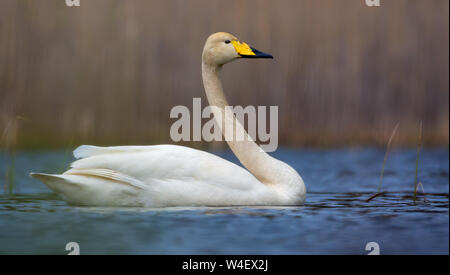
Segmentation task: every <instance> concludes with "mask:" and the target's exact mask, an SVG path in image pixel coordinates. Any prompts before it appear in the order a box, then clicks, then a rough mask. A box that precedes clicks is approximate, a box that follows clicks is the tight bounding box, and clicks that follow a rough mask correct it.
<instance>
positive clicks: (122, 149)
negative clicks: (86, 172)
mask: <svg viewBox="0 0 450 275" xmlns="http://www.w3.org/2000/svg"><path fill="white" fill-rule="evenodd" d="M165 146H172V145H154V146H110V147H100V146H94V145H81V146H79V147H78V148H77V149H75V150H74V151H73V156H74V157H75V158H76V159H80V158H87V157H92V156H96V155H105V154H115V153H132V152H145V151H151V150H158V149H161V148H163V147H165Z"/></svg>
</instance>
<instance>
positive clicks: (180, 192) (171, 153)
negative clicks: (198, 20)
mask: <svg viewBox="0 0 450 275" xmlns="http://www.w3.org/2000/svg"><path fill="white" fill-rule="evenodd" d="M243 57H246V58H272V56H271V55H268V54H265V53H262V52H260V51H257V50H256V49H254V48H251V47H249V46H248V45H247V44H245V43H241V42H239V40H238V39H237V38H236V37H234V36H233V35H231V34H228V33H223V32H220V33H215V34H213V35H211V36H210V37H209V38H208V39H207V41H206V44H205V47H204V49H203V55H202V77H203V84H204V87H205V91H206V94H207V97H208V101H209V103H210V105H212V106H216V107H218V108H213V113H214V115H215V117H216V118H217V117H220V116H219V115H221V114H223V113H224V112H225V106H228V103H227V101H226V99H225V96H224V94H223V91H222V85H221V82H220V80H219V71H220V69H221V67H222V65H224V64H226V63H228V62H230V61H233V60H236V59H238V58H243ZM219 112H220V113H219ZM222 117H223V118H224V124H223V125H225V126H226V125H230V124H231V125H233V123H236V124H235V127H236V130H235V131H244V133H245V135H246V136H247V133H246V132H245V130H244V128H243V127H242V125H241V124H240V123H239V122H236V120H235V119H234V116H232V117H233V119H229V117H226V116H222ZM218 124H219V125H222V124H221V123H218ZM221 129H222V134H223V135H224V136H226V135H227V134H230V133H227V129H233V128H230V127H223V128H222V127H221ZM227 142H228V145H229V146H230V148H231V150H232V151H233V152H234V154H235V155H236V156H237V158H238V159H239V160H240V161H241V163H242V164H243V165H244V166H245V167H246V168H247V169H248V171H247V170H245V169H243V168H241V167H240V166H238V165H236V164H234V163H232V162H229V161H227V160H224V159H222V158H219V157H217V156H215V155H213V154H210V153H207V152H204V151H200V150H195V149H192V148H188V147H183V146H176V145H154V146H117V147H96V146H89V145H82V146H80V147H78V148H77V149H76V150H75V151H74V156H75V158H77V159H79V160H77V161H75V162H73V163H72V164H71V169H70V170H68V171H66V172H65V173H63V174H62V175H51V174H42V173H31V174H30V175H31V176H32V177H34V178H37V179H40V180H41V181H43V182H44V183H45V184H46V185H47V186H48V187H49V188H50V189H52V190H53V191H55V192H56V193H58V194H60V195H61V196H62V197H63V199H64V200H66V201H67V203H69V204H72V205H86V206H142V207H169V206H232V205H301V204H303V202H304V200H305V196H306V188H305V185H304V183H303V180H302V178H301V177H300V175H299V174H298V173H297V172H296V171H295V170H294V169H293V168H291V167H290V166H289V165H287V164H286V163H284V162H282V161H279V160H277V159H275V158H273V157H271V156H269V155H268V154H267V153H265V152H264V151H262V150H261V148H260V147H259V146H258V145H257V144H256V143H255V142H253V141H252V140H251V139H249V140H248V141H227ZM249 171H250V172H249Z"/></svg>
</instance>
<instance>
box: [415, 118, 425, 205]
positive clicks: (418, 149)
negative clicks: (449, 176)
mask: <svg viewBox="0 0 450 275" xmlns="http://www.w3.org/2000/svg"><path fill="white" fill-rule="evenodd" d="M417 140H418V141H417V157H416V174H415V178H414V196H413V200H414V202H415V201H416V199H417V188H418V173H419V155H420V150H421V148H422V121H420V124H419V137H418V139H417ZM422 190H423V186H422Z"/></svg>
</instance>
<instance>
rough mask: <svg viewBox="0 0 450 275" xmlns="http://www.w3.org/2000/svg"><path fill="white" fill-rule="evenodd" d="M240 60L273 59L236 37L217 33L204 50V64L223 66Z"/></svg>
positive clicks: (210, 38) (208, 40)
mask: <svg viewBox="0 0 450 275" xmlns="http://www.w3.org/2000/svg"><path fill="white" fill-rule="evenodd" d="M238 58H273V57H272V56H271V55H270V54H267V53H263V52H260V51H258V50H257V49H255V48H252V47H250V46H249V45H247V44H246V43H244V42H240V41H239V39H237V38H236V37H235V36H234V35H232V34H229V33H226V32H217V33H215V34H212V35H210V36H209V37H208V39H207V40H206V43H205V47H204V48H203V63H205V64H208V65H216V66H221V65H223V64H226V63H228V62H230V61H233V60H236V59H238Z"/></svg>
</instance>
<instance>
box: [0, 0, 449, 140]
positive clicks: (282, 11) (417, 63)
mask: <svg viewBox="0 0 450 275" xmlns="http://www.w3.org/2000/svg"><path fill="white" fill-rule="evenodd" d="M381 5H382V6H381V7H367V6H366V5H365V1H364V0H342V1H336V0H281V1H272V0H251V1H238V0H227V1H218V0H212V1H206V0H190V1H186V0H177V1H173V0H161V1H149V0H127V1H120V0H89V1H88V0H81V6H80V7H67V6H66V5H65V1H64V0H44V1H33V0H20V1H19V0H2V1H1V2H0V129H2V132H1V133H0V134H2V136H1V139H2V140H1V143H2V144H1V146H2V147H5V146H6V147H7V146H11V145H14V146H15V147H17V148H33V147H37V148H41V147H59V146H62V147H68V146H75V145H78V144H80V143H95V144H99V145H107V144H157V143H171V139H170V134H169V129H170V125H171V123H172V122H173V121H174V120H173V119H169V112H170V109H171V108H172V107H173V106H176V105H180V104H181V105H186V106H188V107H189V108H190V109H191V108H192V107H191V106H192V98H193V97H201V98H202V104H203V105H204V106H205V105H206V104H207V103H206V97H205V96H204V92H203V86H202V81H201V74H200V62H201V52H202V48H203V44H204V42H205V40H206V38H207V37H208V35H209V34H211V33H213V32H217V31H227V32H230V33H233V34H235V35H236V36H237V37H239V38H240V39H242V40H243V41H245V42H248V43H249V44H250V45H253V46H254V47H256V48H257V49H260V50H262V51H266V52H269V53H271V54H273V55H274V56H275V59H274V60H273V61H268V60H256V61H253V60H241V61H238V62H234V63H232V64H229V65H227V66H226V67H225V70H224V73H223V81H224V85H225V92H226V93H227V96H228V99H229V101H230V103H231V104H232V105H243V106H245V105H250V104H251V105H278V106H279V140H280V144H282V145H289V146H342V145H350V146H354V145H362V146H364V145H385V144H386V141H387V139H388V138H389V136H390V134H391V132H392V129H393V128H394V126H395V125H396V124H397V123H400V127H399V130H398V134H397V137H396V139H395V141H394V143H397V144H399V145H406V146H410V145H412V146H414V145H415V144H416V142H417V136H418V131H419V130H418V129H419V123H420V121H421V120H422V121H423V142H424V144H425V145H428V146H434V145H439V146H448V142H449V137H448V135H449V101H448V100H449V1H448V0H429V1H424V0H395V1H386V0H384V1H383V0H381ZM190 145H191V146H198V145H195V144H194V143H192V144H190Z"/></svg>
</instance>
